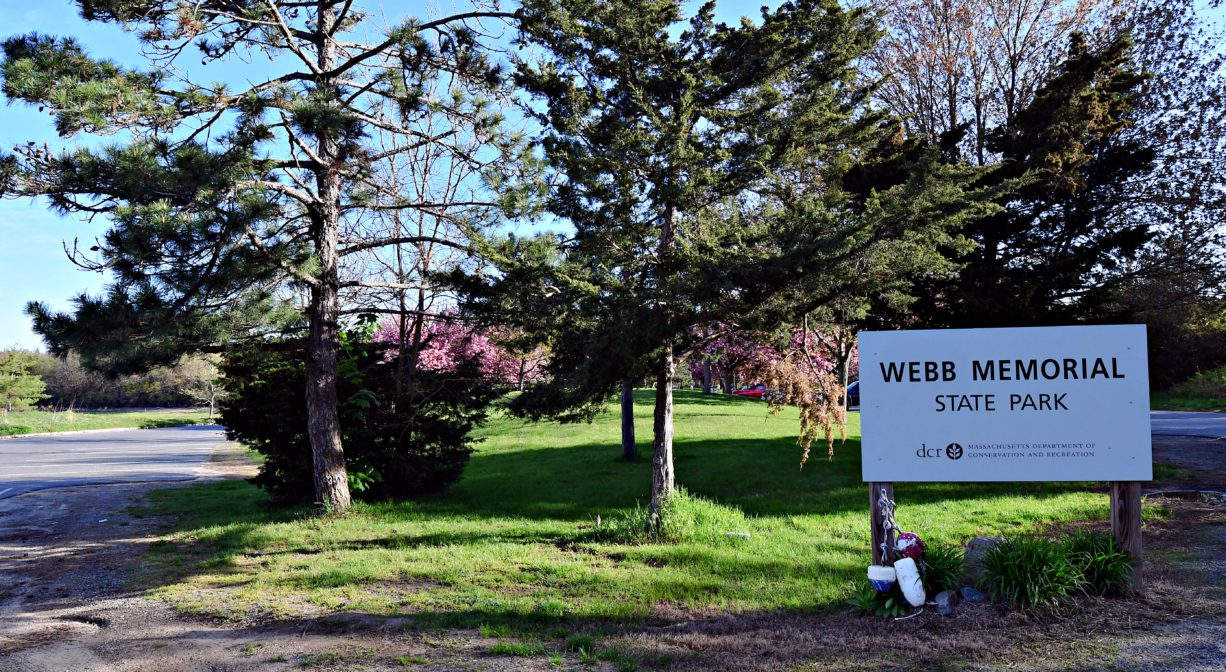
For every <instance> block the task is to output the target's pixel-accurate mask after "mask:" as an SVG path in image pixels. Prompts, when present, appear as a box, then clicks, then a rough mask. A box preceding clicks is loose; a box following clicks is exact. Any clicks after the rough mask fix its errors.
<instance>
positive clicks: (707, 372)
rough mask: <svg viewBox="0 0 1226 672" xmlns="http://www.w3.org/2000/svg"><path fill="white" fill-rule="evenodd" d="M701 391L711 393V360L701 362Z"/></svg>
mask: <svg viewBox="0 0 1226 672" xmlns="http://www.w3.org/2000/svg"><path fill="white" fill-rule="evenodd" d="M702 393H703V394H711V362H703V363H702Z"/></svg>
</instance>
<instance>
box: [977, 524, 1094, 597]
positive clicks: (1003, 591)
mask: <svg viewBox="0 0 1226 672" xmlns="http://www.w3.org/2000/svg"><path fill="white" fill-rule="evenodd" d="M981 583H982V587H983V588H984V590H985V591H986V592H987V593H988V595H990V596H991V597H992V599H994V600H1003V601H1005V602H1008V603H1009V604H1011V605H1013V606H1015V607H1019V608H1022V609H1029V608H1033V607H1038V606H1052V605H1054V604H1056V603H1057V602H1060V601H1063V600H1068V599H1071V598H1073V597H1075V596H1076V595H1077V594H1078V593H1080V592H1082V590H1083V588H1084V587H1085V577H1084V576H1083V574H1082V572H1081V570H1080V569H1079V568H1078V567H1077V565H1076V563H1074V562H1073V559H1072V557H1071V554H1070V553H1069V548H1068V546H1067V545H1065V544H1054V543H1052V542H1050V541H1048V540H1046V539H1029V538H1018V539H1006V540H1005V541H1003V542H1001V543H1000V544H997V545H996V546H994V547H993V548H992V549H991V550H989V551H988V552H987V554H985V555H984V557H983V577H982V578H981Z"/></svg>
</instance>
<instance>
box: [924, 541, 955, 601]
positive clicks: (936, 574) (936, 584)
mask: <svg viewBox="0 0 1226 672" xmlns="http://www.w3.org/2000/svg"><path fill="white" fill-rule="evenodd" d="M920 566H921V568H922V569H923V573H922V575H921V578H922V579H923V581H924V591H925V592H927V593H928V594H929V595H935V594H937V593H939V592H941V591H943V590H953V589H955V588H957V587H958V583H959V582H960V581H961V579H962V574H963V572H964V570H965V569H966V552H965V551H963V550H962V549H961V548H960V547H957V546H950V545H948V544H930V545H929V546H928V547H927V548H925V549H924V555H923V557H922V558H921V565H920Z"/></svg>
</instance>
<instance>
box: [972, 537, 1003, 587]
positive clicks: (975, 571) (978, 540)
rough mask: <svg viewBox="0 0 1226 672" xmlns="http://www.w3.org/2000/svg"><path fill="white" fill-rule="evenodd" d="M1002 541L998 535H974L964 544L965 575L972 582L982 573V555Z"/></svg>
mask: <svg viewBox="0 0 1226 672" xmlns="http://www.w3.org/2000/svg"><path fill="white" fill-rule="evenodd" d="M1002 541H1004V540H1003V539H1001V538H1000V537H975V538H974V539H971V541H970V543H968V544H967V545H966V576H967V577H968V578H969V579H970V580H971V581H972V582H975V581H978V580H979V577H980V575H982V574H983V556H985V555H987V554H988V551H990V550H992V549H993V548H995V547H996V545H997V544H999V543H1000V542H1002Z"/></svg>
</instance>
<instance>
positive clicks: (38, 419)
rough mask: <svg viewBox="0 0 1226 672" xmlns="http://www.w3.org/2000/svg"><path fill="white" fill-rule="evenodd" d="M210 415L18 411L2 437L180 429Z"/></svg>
mask: <svg viewBox="0 0 1226 672" xmlns="http://www.w3.org/2000/svg"><path fill="white" fill-rule="evenodd" d="M208 419H209V418H208V412H207V411H184V410H170V411H124V410H116V411H17V412H13V413H9V414H8V419H7V422H5V420H4V419H3V418H0V436H13V435H16V434H37V433H40V432H74V431H79V430H82V429H115V428H121V427H137V428H142V429H147V428H152V427H176V426H179V425H194V424H197V423H201V422H208Z"/></svg>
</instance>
